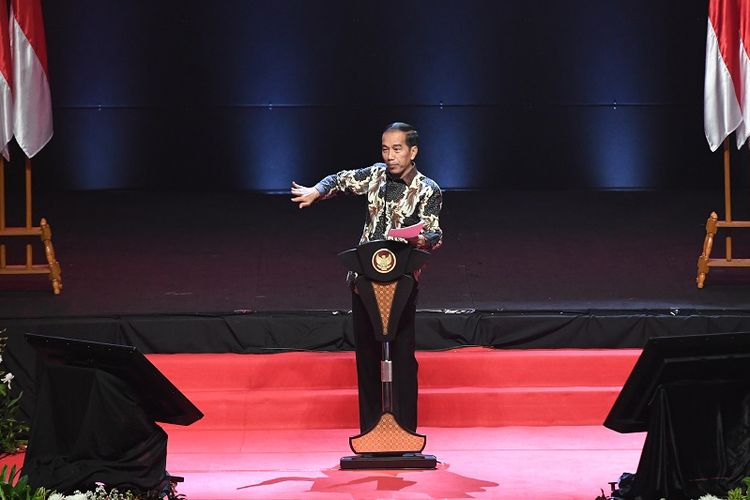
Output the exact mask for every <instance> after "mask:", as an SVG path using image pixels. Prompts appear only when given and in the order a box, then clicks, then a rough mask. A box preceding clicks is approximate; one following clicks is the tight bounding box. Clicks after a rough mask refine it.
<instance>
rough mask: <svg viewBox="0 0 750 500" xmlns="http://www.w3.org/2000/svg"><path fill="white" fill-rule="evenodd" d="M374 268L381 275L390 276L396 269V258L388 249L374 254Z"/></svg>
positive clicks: (382, 249)
mask: <svg viewBox="0 0 750 500" xmlns="http://www.w3.org/2000/svg"><path fill="white" fill-rule="evenodd" d="M372 267H373V268H374V269H375V270H376V271H377V272H379V273H382V274H388V273H390V272H391V271H393V268H394V267H396V256H395V255H394V254H393V252H391V251H390V250H388V249H387V248H381V249H380V250H378V251H377V252H375V253H374V254H372Z"/></svg>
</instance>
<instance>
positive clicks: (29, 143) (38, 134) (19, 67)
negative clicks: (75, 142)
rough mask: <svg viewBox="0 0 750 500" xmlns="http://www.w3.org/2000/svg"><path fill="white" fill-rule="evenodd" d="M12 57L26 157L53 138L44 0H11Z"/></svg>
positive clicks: (18, 130)
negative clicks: (43, 10)
mask: <svg viewBox="0 0 750 500" xmlns="http://www.w3.org/2000/svg"><path fill="white" fill-rule="evenodd" d="M10 40H11V56H12V58H13V133H14V134H15V136H16V142H17V143H18V145H19V146H21V149H22V150H23V152H24V153H26V156H27V157H29V158H31V157H33V156H34V155H35V154H37V153H38V152H39V151H40V150H41V149H42V148H43V147H44V146H45V145H46V144H47V143H48V142H49V140H50V139H51V138H52V98H51V96H50V91H49V78H48V72H47V44H46V42H45V39H44V20H43V18H42V3H41V0H11V9H10Z"/></svg>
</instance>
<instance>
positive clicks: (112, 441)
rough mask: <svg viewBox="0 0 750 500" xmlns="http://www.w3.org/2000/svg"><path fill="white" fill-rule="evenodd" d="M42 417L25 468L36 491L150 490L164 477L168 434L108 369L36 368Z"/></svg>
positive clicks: (38, 410) (38, 411) (36, 419)
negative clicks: (97, 485) (41, 488)
mask: <svg viewBox="0 0 750 500" xmlns="http://www.w3.org/2000/svg"><path fill="white" fill-rule="evenodd" d="M36 388H37V401H36V411H35V415H34V418H33V422H32V426H31V436H30V439H29V446H28V449H27V451H26V458H25V461H24V464H23V474H25V475H28V477H29V483H30V484H31V485H32V486H33V487H38V486H44V487H45V488H49V489H55V490H58V491H59V492H63V493H69V492H72V491H73V490H76V489H81V490H85V489H93V488H94V486H93V485H94V483H95V482H102V483H104V484H105V485H106V486H107V488H111V487H117V488H120V489H121V490H122V489H135V490H140V491H147V490H150V489H152V488H156V487H158V486H159V485H160V483H161V482H162V480H163V479H164V477H165V474H166V459H167V434H166V433H165V432H164V430H163V429H161V428H160V427H159V426H158V425H156V424H155V423H154V422H153V420H151V419H150V418H149V417H148V416H147V415H146V414H145V413H144V411H143V410H142V409H141V407H140V406H139V404H138V401H137V397H136V396H135V395H134V393H133V390H132V389H131V388H130V386H129V385H128V384H127V383H125V382H123V381H122V380H121V379H119V378H117V377H115V376H114V375H111V374H109V373H107V372H104V371H102V370H97V369H93V368H87V367H74V366H56V365H45V364H44V363H39V364H38V369H37V385H36Z"/></svg>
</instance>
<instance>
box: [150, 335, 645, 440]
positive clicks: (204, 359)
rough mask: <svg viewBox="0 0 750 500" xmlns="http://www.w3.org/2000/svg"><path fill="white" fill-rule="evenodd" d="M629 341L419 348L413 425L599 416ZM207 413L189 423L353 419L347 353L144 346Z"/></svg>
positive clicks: (259, 425) (629, 362) (277, 424)
mask: <svg viewBox="0 0 750 500" xmlns="http://www.w3.org/2000/svg"><path fill="white" fill-rule="evenodd" d="M638 354H639V351H638V350H632V349H622V350H590V349H587V350H505V351H501V350H494V349H485V348H464V349H456V350H451V351H443V352H419V353H418V354H417V356H418V359H419V379H420V389H419V390H420V401H419V411H420V414H419V425H420V426H430V427H477V426H483V427H493V426H503V425H598V424H601V423H602V421H603V420H604V417H605V416H606V415H607V412H608V411H609V409H610V407H611V406H612V403H613V402H614V400H615V398H616V397H617V394H618V393H619V391H620V387H621V386H622V384H623V383H624V381H625V379H626V378H627V376H628V374H629V373H630V370H631V369H632V367H633V364H634V363H635V360H636V359H637V357H638ZM149 359H150V360H151V361H152V362H153V363H154V364H155V365H156V366H157V367H158V368H159V369H160V370H161V371H162V372H163V373H164V374H165V375H166V376H167V377H168V378H169V379H170V380H172V382H173V383H174V384H175V385H177V387H179V388H180V389H181V390H182V391H183V392H184V393H185V395H187V396H188V398H190V400H191V401H193V403H195V404H196V406H198V408H200V409H201V410H202V411H203V412H204V413H205V414H206V417H205V418H204V419H203V420H201V421H199V422H197V423H196V424H194V425H193V428H196V429H305V428H314V429H336V428H353V427H356V426H357V425H358V423H357V422H358V420H357V403H356V398H357V392H356V386H355V382H356V374H355V368H354V354H353V353H349V352H336V353H324V352H315V353H309V352H304V353H300V352H295V353H279V354H271V355H241V354H200V355H186V354H179V355H169V354H166V355H165V354H161V355H150V356H149Z"/></svg>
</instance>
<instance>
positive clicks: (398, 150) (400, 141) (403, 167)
mask: <svg viewBox="0 0 750 500" xmlns="http://www.w3.org/2000/svg"><path fill="white" fill-rule="evenodd" d="M418 150H419V148H417V146H412V147H409V146H407V145H406V132H402V131H400V130H388V131H386V132H385V133H383V145H382V152H383V162H385V164H386V165H387V166H388V172H390V173H391V175H394V176H396V177H399V178H401V177H402V176H403V175H404V173H405V172H407V171H408V170H409V167H410V166H411V162H412V161H413V160H414V158H415V157H416V156H417V151H418Z"/></svg>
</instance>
